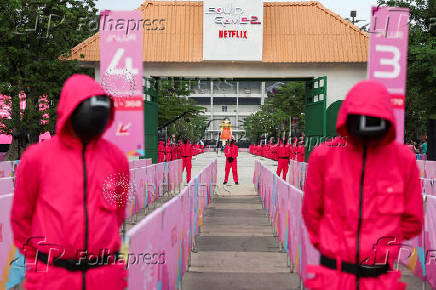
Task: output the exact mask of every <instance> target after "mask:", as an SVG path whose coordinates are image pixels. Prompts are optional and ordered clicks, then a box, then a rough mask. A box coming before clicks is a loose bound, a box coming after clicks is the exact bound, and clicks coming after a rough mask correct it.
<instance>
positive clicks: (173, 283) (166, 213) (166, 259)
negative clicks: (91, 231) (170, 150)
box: [124, 161, 217, 290]
mask: <svg viewBox="0 0 436 290" xmlns="http://www.w3.org/2000/svg"><path fill="white" fill-rule="evenodd" d="M216 166H217V162H216V161H213V162H212V163H211V164H209V165H208V166H207V167H206V168H204V169H203V170H202V171H201V172H200V174H199V175H198V176H197V177H196V178H194V179H192V180H191V182H190V183H189V184H188V186H187V187H185V188H184V189H183V191H182V192H181V193H180V194H179V195H177V196H176V197H174V198H173V199H171V200H170V201H169V202H167V203H165V204H164V205H163V206H162V207H161V208H159V209H157V210H156V211H154V212H153V213H152V214H150V215H149V216H147V217H146V218H145V219H144V220H142V221H141V222H140V223H139V224H137V225H136V226H134V227H133V228H132V229H131V230H129V231H128V233H127V236H126V240H125V241H124V248H125V249H126V252H128V253H129V254H127V253H125V256H128V257H130V259H129V261H128V262H129V263H128V271H129V278H128V283H129V289H169V290H173V289H178V288H179V287H180V286H181V284H180V283H181V281H182V277H183V274H184V273H185V272H186V270H187V268H188V261H189V258H190V255H191V250H192V247H193V244H194V239H195V236H196V235H197V234H198V229H199V227H200V226H201V224H202V219H203V212H204V210H205V208H206V207H207V205H208V203H209V200H210V196H211V195H212V194H213V185H214V184H215V182H216Z"/></svg>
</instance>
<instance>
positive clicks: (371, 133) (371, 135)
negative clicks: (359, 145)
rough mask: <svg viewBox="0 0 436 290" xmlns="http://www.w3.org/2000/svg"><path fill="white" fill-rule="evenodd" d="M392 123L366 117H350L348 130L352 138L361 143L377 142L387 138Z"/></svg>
mask: <svg viewBox="0 0 436 290" xmlns="http://www.w3.org/2000/svg"><path fill="white" fill-rule="evenodd" d="M390 126H391V123H389V122H388V121H386V120H384V119H382V118H377V117H369V116H364V115H349V116H348V118H347V130H348V132H349V133H350V135H351V137H355V138H357V139H359V140H360V141H363V142H366V141H375V140H380V139H382V138H383V137H385V136H386V134H387V133H388V131H389V128H390Z"/></svg>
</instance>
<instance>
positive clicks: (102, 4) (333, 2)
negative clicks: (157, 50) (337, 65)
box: [96, 0, 377, 26]
mask: <svg viewBox="0 0 436 290" xmlns="http://www.w3.org/2000/svg"><path fill="white" fill-rule="evenodd" d="M144 1H145V0H144ZM144 1H142V0H122V1H120V0H97V1H96V2H97V8H98V9H100V10H106V9H107V10H132V9H136V8H138V7H139V6H140V5H141V3H142V2H144ZM191 1H192V0H191ZM276 1H286V0H276ZM295 1H301V0H295ZM302 1H304V0H302ZM320 2H321V3H322V4H323V5H324V6H325V7H326V8H328V9H330V10H331V11H333V12H335V13H337V14H339V15H341V16H342V17H344V18H346V17H349V16H350V11H351V10H356V11H357V19H363V20H365V21H364V22H361V23H359V26H361V24H366V23H368V22H369V20H370V11H371V6H377V0H320Z"/></svg>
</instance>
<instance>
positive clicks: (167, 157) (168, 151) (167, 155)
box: [165, 138, 171, 162]
mask: <svg viewBox="0 0 436 290" xmlns="http://www.w3.org/2000/svg"><path fill="white" fill-rule="evenodd" d="M170 161H171V144H170V139H169V138H168V140H167V144H165V162H170Z"/></svg>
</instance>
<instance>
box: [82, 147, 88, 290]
mask: <svg viewBox="0 0 436 290" xmlns="http://www.w3.org/2000/svg"><path fill="white" fill-rule="evenodd" d="M85 152H86V144H83V150H82V163H83V211H84V216H85V243H84V251H85V253H87V252H88V235H89V233H88V232H89V220H88V186H87V182H88V177H87V172H86V159H85ZM82 289H83V290H85V289H86V270H83V271H82Z"/></svg>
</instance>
